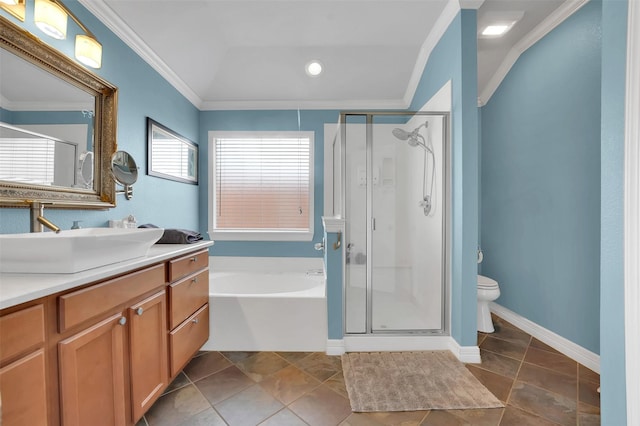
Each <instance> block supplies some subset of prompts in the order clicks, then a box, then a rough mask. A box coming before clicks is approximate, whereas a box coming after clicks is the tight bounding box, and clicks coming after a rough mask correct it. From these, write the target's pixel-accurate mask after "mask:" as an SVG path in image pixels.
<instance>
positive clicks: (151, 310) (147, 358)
mask: <svg viewBox="0 0 640 426" xmlns="http://www.w3.org/2000/svg"><path fill="white" fill-rule="evenodd" d="M166 306H167V304H166V296H165V291H164V290H163V291H161V292H159V293H156V294H154V295H153V296H151V297H149V298H148V299H146V300H143V301H142V302H140V303H138V304H137V305H135V306H133V307H131V308H130V309H129V318H130V319H131V322H130V328H129V331H130V347H131V390H132V392H131V400H132V402H133V410H132V416H133V422H134V423H135V422H137V421H138V420H139V419H140V418H141V417H142V415H143V414H144V413H145V411H147V410H148V409H149V407H151V405H152V404H153V403H154V401H155V400H156V399H158V397H159V396H160V395H161V394H162V390H163V389H164V387H165V386H166V385H167V384H168V383H167V382H168V381H169V365H168V362H167V313H166V312H167V310H166Z"/></svg>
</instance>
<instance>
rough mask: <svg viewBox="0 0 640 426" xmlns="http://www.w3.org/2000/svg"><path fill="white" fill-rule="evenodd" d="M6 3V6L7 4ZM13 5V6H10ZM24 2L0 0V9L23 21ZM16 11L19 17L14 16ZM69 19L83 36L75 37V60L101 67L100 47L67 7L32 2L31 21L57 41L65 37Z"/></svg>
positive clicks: (54, 1) (50, 0)
mask: <svg viewBox="0 0 640 426" xmlns="http://www.w3.org/2000/svg"><path fill="white" fill-rule="evenodd" d="M7 3H8V4H7ZM11 3H13V4H11ZM25 3H26V0H0V7H1V8H2V9H4V10H6V11H8V12H10V13H11V14H13V15H14V16H16V17H17V18H18V19H20V20H21V21H24V13H25V8H26V6H25ZM16 10H18V12H20V14H21V16H18V14H16ZM68 17H71V19H73V21H74V22H75V23H76V24H77V25H78V27H80V29H81V30H82V31H83V32H84V34H78V35H76V45H75V56H76V59H77V60H78V61H79V62H81V63H83V64H85V65H86V66H88V67H91V68H100V67H101V66H102V45H101V44H100V43H99V42H98V40H97V39H96V36H94V35H93V34H92V33H91V31H89V30H88V29H87V27H85V26H84V25H83V24H82V22H80V20H79V19H78V18H76V16H75V15H74V14H73V13H71V11H70V10H69V9H67V7H66V6H65V5H64V4H62V2H60V1H58V0H34V5H33V20H34V22H35V24H36V26H37V27H38V28H39V29H40V30H42V32H44V33H45V34H47V35H48V36H50V37H53V38H55V39H58V40H62V39H65V38H66V37H67V18H68Z"/></svg>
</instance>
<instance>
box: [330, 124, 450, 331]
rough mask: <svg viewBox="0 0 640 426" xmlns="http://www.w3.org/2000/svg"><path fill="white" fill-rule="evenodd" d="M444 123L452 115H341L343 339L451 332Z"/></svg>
mask: <svg viewBox="0 0 640 426" xmlns="http://www.w3.org/2000/svg"><path fill="white" fill-rule="evenodd" d="M448 126H449V113H448V112H344V113H342V114H341V115H340V126H339V129H338V134H337V137H336V139H335V142H334V147H333V156H334V158H333V160H334V161H333V164H334V167H333V169H334V170H333V171H334V191H333V194H334V200H333V204H334V214H337V215H340V216H342V217H344V218H345V222H346V227H345V236H344V238H345V243H344V244H345V246H344V268H343V269H344V309H345V312H344V328H345V330H344V332H345V335H359V334H365V335H371V334H424V335H429V334H437V335H446V334H448V320H447V319H448V312H447V300H448V297H449V296H448V293H447V289H448V285H447V281H448V276H447V275H448V274H447V271H448V264H447V262H448V257H447V246H448V235H449V230H448V220H447V217H448V213H449V212H448V211H449V207H448V206H449V205H450V200H449V193H450V190H449V182H450V177H449V167H448V164H449V158H450V153H449V127H448Z"/></svg>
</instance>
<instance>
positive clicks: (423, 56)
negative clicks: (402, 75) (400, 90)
mask: <svg viewBox="0 0 640 426" xmlns="http://www.w3.org/2000/svg"><path fill="white" fill-rule="evenodd" d="M458 12H460V4H459V3H458V0H449V1H448V2H447V4H446V6H445V7H444V10H443V11H442V13H441V14H440V17H439V18H438V20H437V21H436V23H435V24H434V26H433V28H432V29H431V31H430V32H429V35H428V36H427V38H426V40H425V41H424V43H422V47H421V48H420V53H419V54H418V59H417V60H416V65H415V66H414V67H413V72H412V73H411V78H410V79H409V84H407V90H406V92H405V94H404V98H403V99H404V106H403V109H406V108H409V106H410V105H411V101H412V100H413V96H414V95H415V93H416V90H417V89H418V84H420V80H421V79H422V74H423V73H424V67H425V66H427V61H428V60H429V56H431V52H433V49H435V47H436V45H437V44H438V42H439V41H440V39H441V38H442V36H443V35H444V33H445V32H446V31H447V28H449V25H451V22H453V20H454V19H455V17H456V16H457V15H458Z"/></svg>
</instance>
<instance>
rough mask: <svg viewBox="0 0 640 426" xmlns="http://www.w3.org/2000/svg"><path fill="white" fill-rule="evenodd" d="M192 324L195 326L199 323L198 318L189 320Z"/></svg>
mask: <svg viewBox="0 0 640 426" xmlns="http://www.w3.org/2000/svg"><path fill="white" fill-rule="evenodd" d="M191 322H192V323H194V324H197V323H199V322H200V320H199V319H198V318H194V319H192V320H191Z"/></svg>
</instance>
